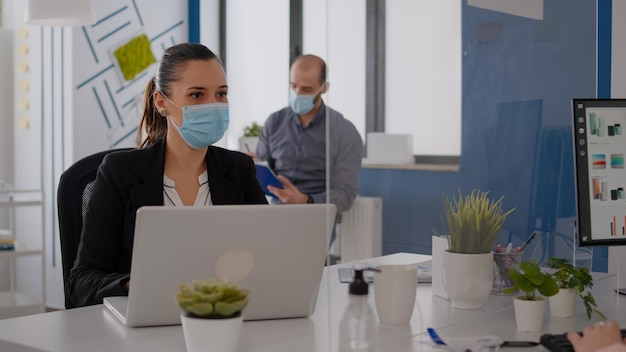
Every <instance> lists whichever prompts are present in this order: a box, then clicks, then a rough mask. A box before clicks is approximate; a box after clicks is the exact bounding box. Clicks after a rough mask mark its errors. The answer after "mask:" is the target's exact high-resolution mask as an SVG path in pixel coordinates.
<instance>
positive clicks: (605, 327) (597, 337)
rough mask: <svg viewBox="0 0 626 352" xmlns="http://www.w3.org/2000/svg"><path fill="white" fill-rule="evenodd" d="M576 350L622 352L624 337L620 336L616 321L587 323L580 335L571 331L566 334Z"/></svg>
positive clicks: (578, 351)
mask: <svg viewBox="0 0 626 352" xmlns="http://www.w3.org/2000/svg"><path fill="white" fill-rule="evenodd" d="M567 338H568V339H569V341H570V342H571V343H572V346H573V347H574V350H575V351H576V352H624V351H626V338H622V333H621V332H620V329H619V325H618V324H617V322H614V321H610V322H608V323H606V324H605V323H604V322H598V323H596V324H594V325H589V326H587V327H585V329H584V330H583V335H582V336H581V335H580V334H579V333H578V332H575V331H572V332H569V333H568V334H567Z"/></svg>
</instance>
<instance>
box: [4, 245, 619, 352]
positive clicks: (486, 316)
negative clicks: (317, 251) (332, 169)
mask: <svg viewBox="0 0 626 352" xmlns="http://www.w3.org/2000/svg"><path fill="white" fill-rule="evenodd" d="M429 259H430V256H425V255H417V254H406V253H399V254H394V255H389V256H383V257H378V258H372V259H370V260H368V263H369V264H372V265H378V264H382V263H394V264H407V263H417V262H422V261H426V260H429ZM346 266H350V264H339V265H334V266H329V267H327V268H325V272H324V276H323V278H322V282H321V285H320V291H319V296H318V301H317V306H316V310H315V313H314V314H313V315H311V316H310V317H308V318H303V319H282V320H271V321H252V322H245V323H244V325H243V329H242V332H241V340H240V344H239V351H240V352H244V351H246V352H247V351H290V352H291V351H305V352H306V351H320V352H321V351H324V352H327V351H337V345H338V338H339V335H338V334H339V333H338V332H339V321H340V319H341V316H342V314H343V311H344V309H345V308H346V305H347V302H348V292H347V291H348V287H347V285H346V284H342V283H340V282H339V278H338V275H337V268H339V267H346ZM614 285H615V284H614V280H613V279H612V278H607V279H603V280H600V281H598V282H597V283H596V286H595V287H594V296H595V298H596V301H597V303H598V305H599V308H600V310H601V311H602V312H604V313H605V314H606V315H607V317H608V318H609V319H611V320H617V321H619V322H620V324H621V325H625V326H626V304H625V303H624V302H625V301H624V296H622V297H618V296H617V295H616V294H615V293H614V292H613V291H612V288H615V286H614ZM370 292H371V294H370V297H369V300H370V305H371V307H372V308H373V310H374V313H376V310H375V305H374V297H373V296H374V294H375V292H374V290H371V291H370ZM578 301H579V302H578V304H579V306H578V307H577V309H576V311H577V313H576V314H577V315H576V317H574V318H570V319H565V318H551V317H550V316H549V312H546V316H545V322H544V331H545V332H552V333H560V332H565V331H569V330H581V329H582V328H583V327H584V326H585V325H587V324H589V323H590V321H589V320H587V317H586V314H585V312H584V308H583V307H582V303H581V302H580V300H578ZM416 302H417V305H416V307H415V308H416V309H415V311H414V313H413V317H412V319H411V323H410V324H409V325H399V326H393V325H385V324H381V325H379V336H378V338H379V341H378V344H379V346H380V350H384V351H431V350H433V351H440V349H436V348H434V347H433V345H432V344H431V343H430V341H429V340H428V337H427V334H426V333H425V332H426V328H427V327H434V328H435V329H437V331H438V332H439V333H440V335H442V336H451V337H467V336H476V335H498V336H500V337H501V338H503V339H504V340H532V341H538V340H539V337H540V336H541V333H524V332H520V331H517V329H516V328H515V317H514V314H513V308H512V305H513V303H512V297H510V296H495V295H491V296H489V298H488V299H487V301H486V304H485V306H484V307H483V308H482V309H477V310H460V309H453V308H451V306H450V303H449V301H447V300H445V299H442V298H440V297H437V296H432V294H431V287H430V284H423V283H420V284H418V289H417V301H416ZM596 320H598V319H597V318H595V317H594V318H592V321H591V322H594V321H596ZM0 350H2V351H5V350H6V351H24V352H28V351H42V350H43V351H66V352H73V351H81V352H82V351H93V352H98V351H139V352H141V351H150V352H154V351H185V342H184V338H183V332H182V328H181V327H180V326H166V327H150V328H128V327H126V326H124V325H122V324H121V323H120V322H119V321H118V320H117V318H115V317H114V316H113V315H112V314H111V313H109V311H108V310H107V309H106V308H104V307H103V306H102V305H97V306H91V307H85V308H78V309H71V310H67V311H58V312H51V313H44V314H37V315H31V316H25V317H19V318H11V319H5V320H0ZM501 350H503V351H504V350H506V349H501ZM512 350H515V349H512ZM533 350H536V351H541V350H544V349H543V348H542V347H537V348H533V349H525V351H527V352H528V351H533ZM518 352H519V351H518Z"/></svg>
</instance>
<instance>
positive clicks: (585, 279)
mask: <svg viewBox="0 0 626 352" xmlns="http://www.w3.org/2000/svg"><path fill="white" fill-rule="evenodd" d="M548 266H549V267H550V268H553V269H555V271H554V273H552V277H553V278H554V280H555V281H556V283H557V285H559V287H560V288H563V289H569V288H572V289H574V290H575V291H576V294H577V295H578V297H580V298H581V299H582V300H583V304H584V305H585V310H586V311H587V318H589V319H591V315H592V314H593V313H596V314H598V316H600V317H602V318H603V319H606V316H605V315H604V314H603V313H602V312H600V311H599V310H598V309H596V300H595V299H594V298H593V295H592V294H591V288H592V287H593V278H592V277H591V274H590V273H589V269H588V268H585V267H575V266H574V265H572V264H571V263H570V262H569V260H567V259H564V258H548Z"/></svg>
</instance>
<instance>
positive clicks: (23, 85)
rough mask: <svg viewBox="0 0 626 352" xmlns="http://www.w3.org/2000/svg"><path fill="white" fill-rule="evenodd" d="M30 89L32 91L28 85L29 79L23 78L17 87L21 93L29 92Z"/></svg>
mask: <svg viewBox="0 0 626 352" xmlns="http://www.w3.org/2000/svg"><path fill="white" fill-rule="evenodd" d="M29 89H30V86H29V84H28V79H27V78H22V79H21V80H20V83H19V84H18V85H17V90H18V91H20V92H28V90H29Z"/></svg>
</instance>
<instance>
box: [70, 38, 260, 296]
mask: <svg viewBox="0 0 626 352" xmlns="http://www.w3.org/2000/svg"><path fill="white" fill-rule="evenodd" d="M227 93H228V86H227V85H226V76H225V74H224V69H223V67H222V64H221V63H220V61H219V59H218V58H217V57H216V56H215V54H213V52H211V51H210V50H209V49H207V48H206V47H204V46H203V45H200V44H194V43H185V44H179V45H175V46H173V47H170V48H168V49H167V50H166V51H165V53H164V54H163V57H162V59H161V60H160V62H159V64H158V67H157V72H156V75H155V77H154V78H153V79H152V80H151V81H150V83H149V84H148V87H147V88H146V92H145V96H144V113H143V117H142V120H141V122H140V124H139V128H138V133H137V145H138V149H136V150H132V151H123V152H114V153H110V154H108V155H107V156H106V157H105V158H104V160H103V161H102V164H101V165H100V167H99V169H98V174H97V177H96V181H95V183H94V189H93V193H92V197H91V199H90V201H89V205H88V209H87V213H86V217H85V224H84V226H83V232H82V235H81V243H80V246H79V249H78V255H77V259H76V262H75V264H74V267H73V268H72V270H71V273H70V278H69V280H68V287H67V289H68V290H67V292H69V294H70V296H71V299H72V301H73V303H74V304H75V305H76V306H86V305H92V304H99V303H102V300H103V298H104V297H109V296H124V295H128V287H129V285H130V275H129V273H130V263H131V254H132V248H133V236H134V229H135V216H136V212H137V209H139V208H140V207H142V206H144V205H165V206H184V205H185V206H186V205H190V206H206V205H223V204H266V203H267V201H266V198H265V195H264V194H263V191H262V190H261V187H260V186H259V184H258V182H257V179H256V171H255V166H254V163H253V161H252V159H250V157H249V156H247V155H245V154H243V153H239V152H234V151H229V150H226V149H222V148H219V147H214V146H212V144H213V143H215V142H217V141H218V140H219V139H221V138H222V136H223V135H224V132H225V130H226V128H227V127H228V105H227V103H228V99H227ZM144 131H145V133H146V136H145V138H144V136H143V132H144ZM207 226H210V224H207ZM172 236H176V234H172Z"/></svg>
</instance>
